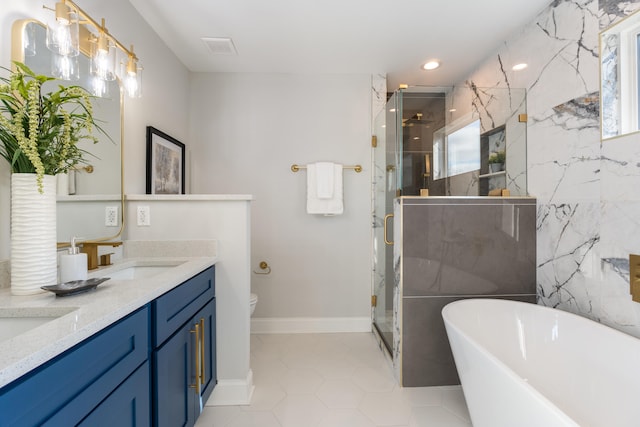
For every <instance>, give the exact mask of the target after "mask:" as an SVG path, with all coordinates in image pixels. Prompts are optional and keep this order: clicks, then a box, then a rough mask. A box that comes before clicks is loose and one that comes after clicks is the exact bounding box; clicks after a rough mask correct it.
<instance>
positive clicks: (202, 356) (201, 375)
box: [200, 317, 207, 385]
mask: <svg viewBox="0 0 640 427" xmlns="http://www.w3.org/2000/svg"><path fill="white" fill-rule="evenodd" d="M200 336H201V338H200V359H201V360H200V383H201V384H202V385H204V379H205V376H204V367H205V365H206V363H204V362H205V360H207V359H206V356H205V354H204V350H205V345H204V343H205V341H204V317H201V318H200Z"/></svg>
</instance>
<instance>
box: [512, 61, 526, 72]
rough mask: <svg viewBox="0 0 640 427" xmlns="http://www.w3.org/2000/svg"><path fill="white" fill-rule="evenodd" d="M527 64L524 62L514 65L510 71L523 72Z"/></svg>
mask: <svg viewBox="0 0 640 427" xmlns="http://www.w3.org/2000/svg"><path fill="white" fill-rule="evenodd" d="M527 66H528V65H527V64H525V63H524V62H522V63H520V64H516V65H514V66H513V67H512V68H511V69H512V70H513V71H520V70H524V69H525V68H527Z"/></svg>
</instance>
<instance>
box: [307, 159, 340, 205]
mask: <svg viewBox="0 0 640 427" xmlns="http://www.w3.org/2000/svg"><path fill="white" fill-rule="evenodd" d="M332 166H333V167H332V170H333V189H332V197H331V198H319V197H318V173H317V172H318V169H317V167H316V164H309V165H307V213H309V214H319V215H340V214H342V213H343V211H344V204H343V201H342V165H337V164H332Z"/></svg>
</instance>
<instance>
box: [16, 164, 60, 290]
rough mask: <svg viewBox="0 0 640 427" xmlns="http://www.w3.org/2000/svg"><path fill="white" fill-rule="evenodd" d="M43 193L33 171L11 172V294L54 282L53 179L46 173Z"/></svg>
mask: <svg viewBox="0 0 640 427" xmlns="http://www.w3.org/2000/svg"><path fill="white" fill-rule="evenodd" d="M42 186H43V194H40V192H39V191H38V184H37V182H36V174H34V173H14V174H11V293H12V294H13V295H31V294H37V293H40V292H44V291H43V290H42V289H40V287H41V286H48V285H55V284H56V282H57V280H56V279H57V277H56V276H57V248H56V178H55V176H53V175H45V176H44V178H43V181H42Z"/></svg>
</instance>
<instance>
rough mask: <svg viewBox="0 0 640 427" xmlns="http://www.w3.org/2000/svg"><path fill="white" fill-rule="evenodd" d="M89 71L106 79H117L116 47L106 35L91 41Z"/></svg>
mask: <svg viewBox="0 0 640 427" xmlns="http://www.w3.org/2000/svg"><path fill="white" fill-rule="evenodd" d="M89 72H90V73H91V74H92V75H93V76H96V77H98V78H99V79H102V80H105V81H109V82H110V81H113V80H115V79H116V49H115V47H114V46H113V45H112V44H111V43H109V40H108V39H107V38H106V37H105V36H104V35H101V36H100V37H99V38H98V39H97V40H96V41H95V42H94V43H91V62H90V63H89Z"/></svg>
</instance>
